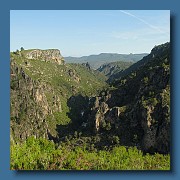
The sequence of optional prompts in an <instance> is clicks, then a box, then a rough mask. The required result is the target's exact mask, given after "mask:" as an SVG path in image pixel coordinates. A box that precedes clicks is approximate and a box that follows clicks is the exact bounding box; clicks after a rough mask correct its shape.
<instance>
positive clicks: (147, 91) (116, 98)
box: [88, 43, 170, 153]
mask: <svg viewBox="0 0 180 180" xmlns="http://www.w3.org/2000/svg"><path fill="white" fill-rule="evenodd" d="M169 47H170V44H169V43H167V44H164V45H162V46H158V47H155V48H154V49H153V50H152V53H151V54H150V55H149V56H148V57H147V58H149V59H148V61H147V59H146V62H147V63H144V64H143V65H142V66H141V67H139V68H138V69H136V73H134V72H132V74H129V76H127V77H126V78H123V79H120V80H119V81H117V82H115V83H114V86H115V87H116V89H115V90H111V91H109V92H102V93H101V95H100V96H99V97H96V98H95V100H94V105H93V108H92V110H91V113H90V116H89V120H88V122H89V123H91V124H92V126H93V127H94V130H95V132H96V133H100V134H101V133H109V135H110V136H113V135H118V136H119V137H120V140H121V143H122V144H124V145H132V146H133V145H137V146H139V147H141V149H143V150H144V151H146V152H152V153H153V152H161V153H167V152H169V151H170V64H169V63H170V51H169Z"/></svg>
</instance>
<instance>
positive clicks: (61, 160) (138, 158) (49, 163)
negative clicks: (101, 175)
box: [11, 137, 170, 170]
mask: <svg viewBox="0 0 180 180" xmlns="http://www.w3.org/2000/svg"><path fill="white" fill-rule="evenodd" d="M11 169H14V170H170V156H169V155H162V154H155V155H149V154H146V155H143V153H142V152H141V151H140V150H138V149H137V148H135V147H133V148H128V149H127V148H125V147H123V146H119V147H114V148H113V149H112V150H111V151H105V150H101V151H94V152H89V151H87V150H86V146H84V147H78V146H77V147H75V149H73V150H72V149H70V148H69V147H68V146H67V145H65V144H64V145H63V144H62V145H61V146H59V147H56V146H55V144H54V143H53V142H51V141H48V140H46V139H42V138H40V139H34V138H33V137H31V138H28V139H27V141H25V142H24V143H23V144H13V143H12V144H11Z"/></svg>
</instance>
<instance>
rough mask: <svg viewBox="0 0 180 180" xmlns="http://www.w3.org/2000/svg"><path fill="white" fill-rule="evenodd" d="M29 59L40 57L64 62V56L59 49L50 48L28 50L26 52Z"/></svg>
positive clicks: (55, 61) (47, 60)
mask: <svg viewBox="0 0 180 180" xmlns="http://www.w3.org/2000/svg"><path fill="white" fill-rule="evenodd" d="M25 57H26V58H27V59H40V60H43V61H46V62H49V61H50V62H54V63H57V64H59V65H62V64H64V58H63V57H62V55H61V53H60V51H59V50H58V49H48V50H40V49H34V50H28V51H27V52H26V53H25Z"/></svg>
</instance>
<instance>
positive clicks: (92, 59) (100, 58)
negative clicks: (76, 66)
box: [64, 53, 148, 69]
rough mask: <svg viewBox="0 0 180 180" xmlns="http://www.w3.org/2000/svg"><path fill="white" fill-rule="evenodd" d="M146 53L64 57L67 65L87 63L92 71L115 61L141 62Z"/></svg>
mask: <svg viewBox="0 0 180 180" xmlns="http://www.w3.org/2000/svg"><path fill="white" fill-rule="evenodd" d="M146 55H148V54H147V53H141V54H132V53H130V54H117V53H101V54H98V55H89V56H82V57H71V56H69V57H64V59H65V61H66V62H67V63H80V64H81V63H85V62H89V64H90V66H91V67H92V68H93V69H98V68H99V67H100V66H101V65H102V64H104V63H109V62H116V61H125V62H137V61H139V60H141V59H142V58H143V57H144V56H146Z"/></svg>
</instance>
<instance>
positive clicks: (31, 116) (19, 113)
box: [11, 59, 62, 142]
mask: <svg viewBox="0 0 180 180" xmlns="http://www.w3.org/2000/svg"><path fill="white" fill-rule="evenodd" d="M48 94H51V96H50V97H47V95H48ZM61 111H62V109H61V101H60V98H59V97H58V96H57V95H56V93H55V92H54V90H53V89H52V88H51V87H50V86H48V85H47V84H45V83H40V82H39V81H36V80H33V79H32V78H31V77H29V76H28V75H27V74H26V73H25V71H24V70H23V68H22V67H19V66H17V65H16V62H15V61H14V60H13V59H12V60H11V140H13V141H15V142H19V141H24V140H25V139H26V138H27V137H29V136H35V137H36V138H38V137H45V138H49V136H54V137H55V136H56V134H53V133H52V132H51V130H50V128H49V127H48V123H47V121H46V118H47V117H48V116H50V115H53V113H54V112H61Z"/></svg>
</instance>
